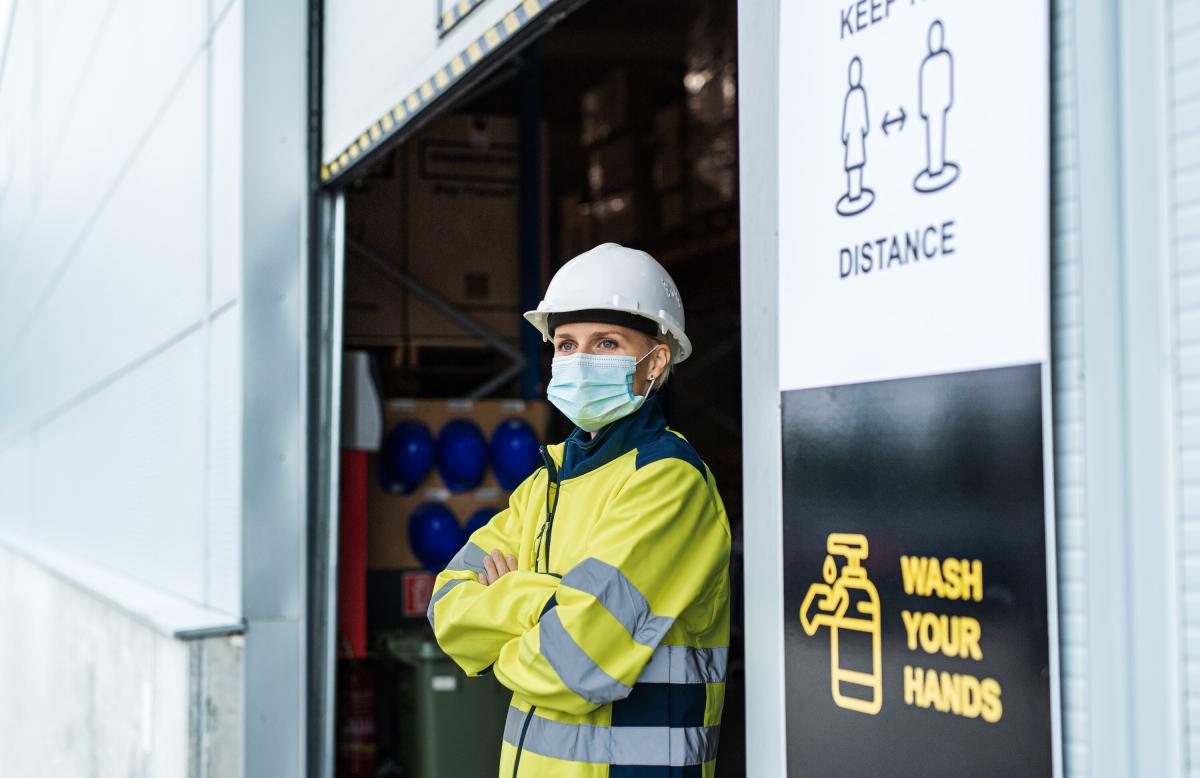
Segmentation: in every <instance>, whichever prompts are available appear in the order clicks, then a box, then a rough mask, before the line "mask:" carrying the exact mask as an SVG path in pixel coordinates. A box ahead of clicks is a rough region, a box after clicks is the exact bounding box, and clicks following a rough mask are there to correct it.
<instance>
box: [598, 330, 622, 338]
mask: <svg viewBox="0 0 1200 778" xmlns="http://www.w3.org/2000/svg"><path fill="white" fill-rule="evenodd" d="M591 337H593V338H612V337H617V338H619V337H621V333H619V332H615V331H613V330H600V331H599V332H593V333H592V334H591Z"/></svg>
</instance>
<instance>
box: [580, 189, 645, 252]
mask: <svg viewBox="0 0 1200 778" xmlns="http://www.w3.org/2000/svg"><path fill="white" fill-rule="evenodd" d="M589 205H590V221H591V237H592V239H593V240H594V241H595V242H596V243H597V244H600V243H608V242H612V243H621V244H625V245H628V244H630V243H636V242H638V241H639V240H641V239H643V238H645V237H646V235H647V233H648V231H649V230H648V228H649V227H650V226H651V224H650V219H649V208H650V203H649V202H648V201H647V199H646V197H645V196H644V195H643V194H641V193H640V192H637V191H633V190H630V191H625V192H617V193H615V194H612V195H609V196H608V197H604V198H601V199H599V200H595V201H593V202H592V203H590V204H589Z"/></svg>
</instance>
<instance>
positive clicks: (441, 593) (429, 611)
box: [425, 578, 471, 627]
mask: <svg viewBox="0 0 1200 778" xmlns="http://www.w3.org/2000/svg"><path fill="white" fill-rule="evenodd" d="M469 580H471V579H470V578H455V579H454V580H452V581H447V582H446V584H445V585H444V586H443V587H442V588H441V589H438V590H437V591H436V592H434V593H433V596H432V597H430V598H429V607H428V608H426V610H425V617H426V618H427V619H429V626H431V627H432V626H433V606H434V605H437V601H438V600H440V599H442V598H443V597H445V596H446V595H447V594H449V593H450V590H451V589H453V588H454V587H455V586H458V585H459V584H464V583H466V582H467V581H469Z"/></svg>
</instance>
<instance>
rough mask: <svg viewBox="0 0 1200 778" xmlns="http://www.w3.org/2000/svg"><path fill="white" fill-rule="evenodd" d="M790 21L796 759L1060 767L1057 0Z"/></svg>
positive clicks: (790, 468) (811, 11) (906, 770)
mask: <svg viewBox="0 0 1200 778" xmlns="http://www.w3.org/2000/svg"><path fill="white" fill-rule="evenodd" d="M780 29H781V40H782V41H785V42H786V45H782V46H780V77H779V89H780V94H779V116H780V127H779V130H780V132H779V139H780V150H779V157H780V176H779V178H780V191H779V208H780V213H779V261H780V267H779V279H780V298H779V309H778V310H779V328H780V329H779V348H780V352H779V374H780V390H781V394H782V397H781V400H782V406H783V524H784V530H783V537H784V546H785V547H784V587H785V595H784V596H785V610H784V613H783V614H782V617H783V619H784V622H785V628H784V629H785V635H786V645H785V654H786V666H785V686H786V696H787V727H788V732H789V738H788V743H789V745H788V771H789V774H791V775H874V774H888V775H940V774H943V773H945V774H950V773H955V774H969V775H992V774H997V775H999V774H1005V775H1048V774H1052V773H1053V772H1054V771H1055V765H1056V764H1058V763H1059V761H1060V760H1059V759H1058V758H1057V756H1056V752H1057V746H1056V730H1057V724H1056V723H1055V717H1054V715H1053V714H1052V703H1051V701H1052V699H1055V698H1056V696H1057V693H1056V691H1055V689H1056V684H1057V667H1056V656H1057V654H1056V652H1055V651H1053V650H1052V647H1053V644H1054V641H1053V639H1052V635H1053V634H1054V633H1055V632H1056V626H1055V621H1054V609H1053V602H1054V591H1053V587H1052V585H1048V581H1049V582H1052V581H1053V553H1052V551H1053V496H1052V493H1051V485H1052V484H1053V479H1052V470H1051V452H1052V446H1051V442H1050V435H1049V430H1050V415H1049V401H1048V396H1049V395H1048V388H1049V377H1048V372H1049V365H1048V359H1049V338H1050V322H1049V318H1050V317H1049V310H1050V301H1049V274H1050V266H1049V246H1050V235H1049V207H1050V205H1049V175H1050V172H1049V134H1050V133H1049V99H1050V98H1049V81H1050V78H1049V74H1050V65H1049V57H1050V51H1049V8H1048V4H1047V3H1046V2H1045V1H1044V0H1015V2H1013V3H1009V4H1007V5H1005V7H1004V9H1003V13H999V12H994V11H989V10H988V9H987V8H985V7H983V6H975V5H963V4H961V3H954V2H952V0H905V2H897V1H895V0H879V1H878V2H865V1H864V2H857V3H846V2H841V3H832V2H814V3H784V4H782V5H781V28H780Z"/></svg>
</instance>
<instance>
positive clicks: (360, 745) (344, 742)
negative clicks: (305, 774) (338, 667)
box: [337, 660, 375, 778]
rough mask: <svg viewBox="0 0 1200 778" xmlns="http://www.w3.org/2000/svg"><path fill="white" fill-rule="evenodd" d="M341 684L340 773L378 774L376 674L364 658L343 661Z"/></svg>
mask: <svg viewBox="0 0 1200 778" xmlns="http://www.w3.org/2000/svg"><path fill="white" fill-rule="evenodd" d="M341 664H342V682H341V683H339V684H338V697H339V698H340V699H339V700H338V709H339V711H340V715H339V716H338V771H337V772H338V776H339V778H370V776H372V775H374V774H375V678H374V674H373V673H372V672H371V668H370V666H369V665H368V664H367V663H366V662H363V661H349V660H343V661H342V663H341Z"/></svg>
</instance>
